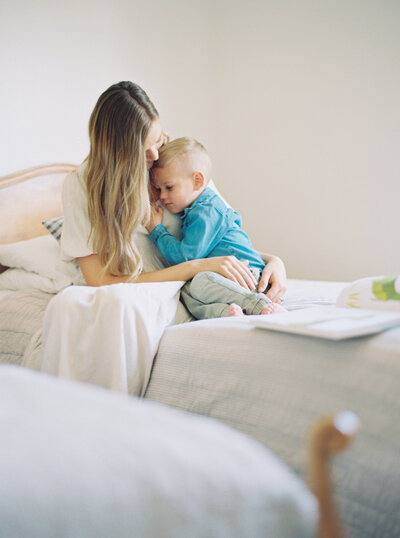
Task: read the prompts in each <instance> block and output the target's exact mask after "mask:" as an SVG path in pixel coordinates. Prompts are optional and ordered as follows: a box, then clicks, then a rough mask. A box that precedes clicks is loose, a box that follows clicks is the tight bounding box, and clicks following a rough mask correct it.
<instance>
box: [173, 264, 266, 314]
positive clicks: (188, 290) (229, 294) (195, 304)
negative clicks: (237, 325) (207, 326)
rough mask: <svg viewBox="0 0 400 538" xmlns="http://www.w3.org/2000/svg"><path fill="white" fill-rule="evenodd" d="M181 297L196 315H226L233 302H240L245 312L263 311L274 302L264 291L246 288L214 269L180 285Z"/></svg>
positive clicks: (258, 312) (256, 312) (257, 312)
mask: <svg viewBox="0 0 400 538" xmlns="http://www.w3.org/2000/svg"><path fill="white" fill-rule="evenodd" d="M181 297H182V299H183V302H184V303H185V305H186V308H187V309H188V310H189V312H190V313H191V314H192V316H194V317H195V318H197V319H207V318H222V317H225V316H227V315H228V313H229V305H230V304H231V303H236V304H238V305H239V306H240V307H241V309H242V310H243V311H244V312H245V313H246V314H260V313H261V311H262V310H263V309H264V308H265V307H266V306H267V305H268V304H269V303H271V300H270V299H268V297H267V296H266V295H265V294H264V293H260V292H257V291H255V290H252V291H250V290H246V289H244V288H242V286H239V284H237V283H236V282H233V281H232V280H229V279H228V278H225V277H223V276H222V275H219V274H218V273H213V272H211V271H206V272H202V273H198V274H197V275H196V276H195V277H194V278H193V279H192V280H190V281H189V282H187V283H186V284H185V285H184V286H183V288H182V289H181Z"/></svg>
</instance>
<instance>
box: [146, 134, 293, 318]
mask: <svg viewBox="0 0 400 538" xmlns="http://www.w3.org/2000/svg"><path fill="white" fill-rule="evenodd" d="M210 177H211V160H210V157H209V155H208V153H207V151H206V150H205V148H204V147H203V146H202V145H201V144H200V143H199V142H197V141H196V140H194V139H193V138H187V137H184V138H177V139H175V140H172V141H171V142H169V143H167V144H165V145H164V146H162V147H161V148H160V151H159V159H158V161H156V162H155V163H154V167H153V168H152V170H151V182H152V186H153V187H154V188H155V189H156V190H157V191H158V193H159V198H160V202H161V203H162V205H163V206H164V207H166V208H167V209H169V211H171V212H172V213H175V214H179V215H180V218H181V221H182V238H181V240H178V239H176V238H175V237H174V236H173V235H171V234H170V233H169V232H168V231H167V230H166V228H165V227H164V226H163V225H162V224H161V219H162V213H163V209H162V207H161V206H159V207H158V208H156V207H154V206H153V207H152V214H151V219H150V223H149V224H148V226H147V230H148V232H149V237H150V239H151V240H152V241H153V243H154V244H155V245H156V246H157V247H158V249H159V250H160V252H161V254H162V255H163V256H164V258H165V259H166V260H168V261H169V262H171V263H174V264H176V263H181V262H183V261H187V260H194V259H199V258H207V257H211V256H227V255H228V256H236V257H237V258H238V259H239V260H242V261H245V260H248V262H249V268H250V269H251V271H252V273H253V275H254V276H255V278H256V281H257V280H258V279H259V277H260V275H261V273H262V270H263V269H264V267H265V262H264V261H263V260H262V258H261V257H260V256H259V254H257V252H256V251H255V250H254V248H253V246H252V244H251V241H250V239H249V237H248V235H247V234H246V233H245V232H244V230H242V228H241V217H240V215H239V214H238V213H237V212H236V211H234V210H233V209H231V208H229V207H227V206H226V204H225V203H224V202H223V200H222V199H221V198H220V197H219V196H218V195H217V194H216V193H215V192H214V191H213V190H212V189H210V188H208V187H207V185H208V183H209V181H210ZM181 296H182V299H183V301H184V303H185V305H186V307H187V308H188V310H189V311H190V312H191V314H192V315H193V316H194V317H195V318H197V319H205V318H214V317H224V316H242V315H244V314H273V313H277V312H286V309H284V308H283V307H282V306H280V305H277V304H275V303H272V302H271V300H270V299H268V297H266V295H265V294H264V293H259V292H257V291H256V290H252V291H250V290H246V289H245V288H243V287H241V286H240V285H239V284H237V283H235V282H233V281H231V280H229V279H227V278H225V277H223V276H221V275H218V274H216V273H212V272H203V273H199V274H197V275H196V276H195V277H194V278H193V279H192V280H191V281H189V282H188V283H187V284H185V286H184V287H183V288H182V292H181Z"/></svg>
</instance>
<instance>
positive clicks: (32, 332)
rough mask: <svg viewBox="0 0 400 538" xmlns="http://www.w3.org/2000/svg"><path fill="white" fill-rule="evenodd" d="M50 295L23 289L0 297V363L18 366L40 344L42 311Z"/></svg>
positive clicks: (50, 297)
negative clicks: (37, 343)
mask: <svg viewBox="0 0 400 538" xmlns="http://www.w3.org/2000/svg"><path fill="white" fill-rule="evenodd" d="M52 297H54V295H52V294H51V293H45V292H43V291H39V290H34V289H26V290H19V291H11V292H9V293H6V292H4V293H2V294H1V296H0V363H10V364H18V365H19V364H22V362H23V360H24V354H25V352H27V351H28V350H30V349H31V347H34V342H36V341H37V340H40V333H41V327H42V321H43V316H44V312H45V310H46V307H47V305H48V303H49V301H50V299H52Z"/></svg>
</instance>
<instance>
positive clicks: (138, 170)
mask: <svg viewBox="0 0 400 538" xmlns="http://www.w3.org/2000/svg"><path fill="white" fill-rule="evenodd" d="M89 135H90V153H89V156H88V158H87V160H86V161H85V163H84V164H83V165H82V166H81V167H80V169H79V170H78V172H77V173H73V174H72V175H71V176H70V177H69V178H68V179H67V181H66V185H65V186H64V194H63V203H64V211H65V223H64V229H63V237H62V243H61V245H62V250H63V254H64V257H65V258H66V259H73V258H76V259H77V260H78V262H79V265H80V268H81V270H82V273H83V276H84V278H85V281H86V283H87V284H88V285H89V286H100V285H104V284H113V283H117V282H137V283H139V282H163V281H176V280H183V281H187V280H190V279H191V278H193V277H194V276H195V275H196V274H197V273H198V272H201V271H216V272H218V273H220V274H221V275H223V276H225V277H227V278H229V279H231V280H233V281H236V282H238V283H239V284H240V285H242V286H243V287H246V288H249V289H254V286H255V279H254V277H253V275H252V273H251V272H250V271H249V270H248V269H247V267H246V265H245V264H243V263H242V262H240V261H239V260H237V259H236V258H234V257H228V256H226V257H218V258H208V259H201V260H193V261H188V262H184V263H181V264H179V265H175V266H172V267H168V268H166V269H162V270H159V271H152V272H143V271H142V263H141V256H140V252H138V250H137V248H136V246H135V244H134V243H133V242H132V233H133V232H134V230H135V229H136V228H137V227H138V226H139V225H140V224H142V223H146V222H147V221H148V219H149V215H150V205H149V194H148V172H147V170H148V169H149V168H151V166H152V165H153V163H154V161H156V160H157V159H158V150H159V148H160V146H161V145H162V143H163V140H164V136H163V130H162V126H161V124H160V121H159V116H158V112H157V110H156V108H155V107H154V105H153V103H152V102H151V101H150V99H149V97H148V96H147V94H146V93H145V92H144V91H143V90H142V89H141V88H140V87H139V86H138V85H137V84H133V83H132V82H120V83H118V84H114V85H113V86H111V87H110V88H108V89H107V90H106V91H105V92H104V93H103V94H102V95H101V96H100V98H99V100H98V102H97V104H96V106H95V108H94V110H93V113H92V115H91V118H90V121H89ZM85 205H87V210H86V207H85ZM263 258H264V260H265V261H266V262H268V264H267V266H266V269H265V271H264V273H263V278H262V280H261V281H260V286H259V291H264V290H265V289H266V287H267V285H268V284H271V288H270V289H269V291H268V293H267V295H268V297H270V299H271V300H273V301H278V300H279V299H280V298H281V297H282V296H283V295H284V293H285V291H286V275H285V268H284V265H283V263H282V261H281V260H280V259H279V258H277V257H276V256H272V255H268V254H263Z"/></svg>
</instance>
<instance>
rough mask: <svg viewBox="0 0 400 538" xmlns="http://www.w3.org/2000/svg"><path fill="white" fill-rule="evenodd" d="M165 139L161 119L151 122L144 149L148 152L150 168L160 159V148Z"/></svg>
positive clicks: (147, 161) (148, 166) (147, 157)
mask: <svg viewBox="0 0 400 538" xmlns="http://www.w3.org/2000/svg"><path fill="white" fill-rule="evenodd" d="M163 141H164V135H163V130H162V127H161V123H160V122H159V120H154V121H153V122H152V124H151V127H150V131H149V134H148V135H147V138H146V140H145V143H144V150H145V152H146V163H147V168H148V169H150V168H151V167H152V166H153V164H154V161H156V160H157V159H158V150H159V149H160V147H161V146H162V143H163Z"/></svg>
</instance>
